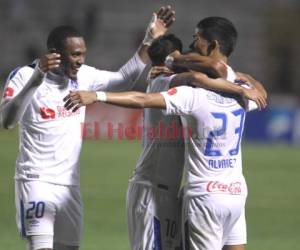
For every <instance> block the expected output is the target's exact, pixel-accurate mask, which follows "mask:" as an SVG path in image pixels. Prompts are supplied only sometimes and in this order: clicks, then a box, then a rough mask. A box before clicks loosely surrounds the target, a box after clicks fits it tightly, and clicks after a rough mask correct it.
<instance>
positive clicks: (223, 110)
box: [162, 67, 253, 196]
mask: <svg viewBox="0 0 300 250" xmlns="http://www.w3.org/2000/svg"><path fill="white" fill-rule="evenodd" d="M234 79H235V74H234V72H233V71H232V69H231V68H229V67H228V77H227V80H229V81H232V82H233V81H234ZM162 95H163V96H164V98H165V101H166V111H165V112H166V114H170V115H175V114H176V115H181V117H182V119H183V121H184V123H186V124H185V125H186V126H187V130H188V133H189V135H188V138H187V142H186V143H187V144H186V166H187V171H186V175H187V176H186V181H187V183H186V194H187V195H188V196H196V195H202V194H209V193H219V194H220V193H221V194H232V195H247V187H246V183H245V180H244V177H243V173H242V159H241V146H240V142H241V138H242V133H243V126H244V120H245V109H244V108H243V107H242V106H241V104H240V103H239V102H238V99H237V98H232V96H231V97H230V96H228V95H225V94H221V93H216V92H212V91H208V90H205V89H201V88H192V87H187V86H182V87H178V88H173V89H170V90H169V91H168V92H162ZM249 104H250V102H249V103H248V102H246V106H248V107H246V110H247V109H248V108H249V107H250V105H249ZM252 106H253V103H252Z"/></svg>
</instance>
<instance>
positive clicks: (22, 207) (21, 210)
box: [20, 200, 26, 237]
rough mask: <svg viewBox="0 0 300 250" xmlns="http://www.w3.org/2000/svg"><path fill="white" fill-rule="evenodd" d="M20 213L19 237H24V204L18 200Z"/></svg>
mask: <svg viewBox="0 0 300 250" xmlns="http://www.w3.org/2000/svg"><path fill="white" fill-rule="evenodd" d="M20 213H21V232H20V233H21V237H26V230H25V213H24V203H23V201H22V200H20Z"/></svg>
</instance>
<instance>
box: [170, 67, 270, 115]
mask: <svg viewBox="0 0 300 250" xmlns="http://www.w3.org/2000/svg"><path fill="white" fill-rule="evenodd" d="M182 85H192V86H195V87H200V88H204V89H209V90H213V91H220V92H225V93H231V94H237V95H240V96H241V97H243V98H246V99H249V100H253V101H254V102H255V103H256V104H257V106H258V108H259V109H262V108H265V107H266V105H267V101H266V98H265V96H264V95H263V93H262V92H261V91H259V89H257V88H256V87H255V86H251V87H250V88H245V87H242V86H240V85H237V84H233V83H231V82H229V81H227V80H225V79H223V78H217V79H213V78H210V77H208V76H207V75H206V74H203V73H200V72H185V73H180V74H177V75H176V76H175V77H174V78H173V79H172V81H171V84H170V87H177V86H182Z"/></svg>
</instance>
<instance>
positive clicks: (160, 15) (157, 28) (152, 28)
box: [138, 6, 175, 64]
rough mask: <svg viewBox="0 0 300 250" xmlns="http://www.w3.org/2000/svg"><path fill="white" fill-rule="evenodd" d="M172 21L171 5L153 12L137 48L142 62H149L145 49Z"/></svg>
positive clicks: (163, 32)
mask: <svg viewBox="0 0 300 250" xmlns="http://www.w3.org/2000/svg"><path fill="white" fill-rule="evenodd" d="M174 21H175V11H174V10H173V9H172V8H171V6H163V7H161V8H160V9H159V11H158V12H156V13H153V16H152V19H151V21H150V23H149V25H148V27H147V30H146V34H145V38H144V40H143V42H142V45H141V47H140V48H139V50H138V55H139V56H140V58H141V60H142V61H143V63H145V64H147V63H149V62H150V60H149V57H148V54H147V49H148V47H149V46H150V45H151V43H152V41H153V40H154V39H155V38H157V37H159V36H161V35H163V34H165V33H166V31H167V30H168V28H169V27H170V26H171V25H172V23H173V22H174Z"/></svg>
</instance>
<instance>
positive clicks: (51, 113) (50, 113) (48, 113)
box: [40, 106, 80, 120]
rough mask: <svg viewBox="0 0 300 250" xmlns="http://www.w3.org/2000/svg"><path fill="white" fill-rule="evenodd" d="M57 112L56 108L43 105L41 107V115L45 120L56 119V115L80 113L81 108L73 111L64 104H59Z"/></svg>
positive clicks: (68, 115) (67, 115)
mask: <svg viewBox="0 0 300 250" xmlns="http://www.w3.org/2000/svg"><path fill="white" fill-rule="evenodd" d="M56 108H57V112H55V110H53V109H50V108H46V107H41V108H40V114H41V117H42V118H43V119H45V120H49V119H55V118H56V117H62V118H65V117H70V116H73V115H78V114H80V110H79V109H78V110H76V112H72V110H66V109H65V107H64V106H57V107H56Z"/></svg>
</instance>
